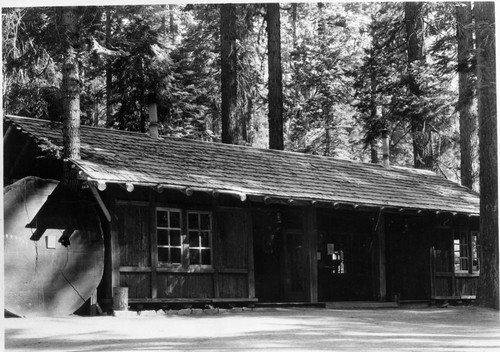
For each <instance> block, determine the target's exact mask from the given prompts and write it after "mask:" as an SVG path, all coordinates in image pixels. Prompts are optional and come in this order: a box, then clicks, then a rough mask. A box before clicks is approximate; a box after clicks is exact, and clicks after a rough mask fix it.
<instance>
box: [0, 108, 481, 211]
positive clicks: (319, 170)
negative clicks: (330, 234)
mask: <svg viewBox="0 0 500 352" xmlns="http://www.w3.org/2000/svg"><path fill="white" fill-rule="evenodd" d="M6 120H7V121H10V122H11V123H13V124H14V125H15V126H16V127H17V128H18V129H20V130H21V131H22V132H23V133H26V134H28V135H30V136H31V137H32V138H34V139H35V140H36V141H37V143H38V144H39V145H41V144H44V145H48V144H50V143H52V144H53V145H55V146H57V148H60V147H61V146H62V132H61V130H62V127H61V124H60V123H54V122H50V121H46V120H37V119H31V118H22V117H14V116H7V117H6ZM81 156H82V159H81V160H72V162H73V163H74V164H75V165H76V166H77V167H78V168H79V169H80V170H81V171H82V172H83V174H84V175H86V176H87V177H88V179H90V180H99V181H104V182H110V183H132V184H135V185H151V186H154V185H162V186H164V187H166V188H169V187H170V188H192V189H193V190H197V189H203V190H218V191H221V192H224V191H226V192H236V193H241V194H244V195H247V196H252V195H253V196H270V197H276V198H284V199H294V200H307V201H313V200H315V201H320V202H321V201H327V202H339V203H343V202H344V203H352V204H359V205H366V206H380V207H398V208H410V209H422V210H436V211H447V212H457V213H466V214H479V197H478V194H477V193H475V192H473V191H471V190H469V189H468V188H465V187H463V186H460V185H459V184H457V183H454V182H451V181H449V180H446V179H444V178H442V177H439V176H437V175H435V174H434V173H432V172H429V171H422V170H416V169H410V168H401V167H394V166H392V167H389V168H385V167H383V166H381V165H376V164H367V163H360V162H354V161H347V160H338V159H334V158H330V157H323V156H317V155H309V154H302V153H294V152H287V151H276V150H268V149H257V148H250V147H243V146H236V145H227V144H220V143H209V142H201V141H195V140H188V139H181V138H172V137H162V138H159V139H152V138H151V137H149V136H148V135H147V134H142V133H135V132H124V131H118V130H112V129H104V128H95V127H87V126H82V127H81Z"/></svg>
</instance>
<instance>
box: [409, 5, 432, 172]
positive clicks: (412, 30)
mask: <svg viewBox="0 0 500 352" xmlns="http://www.w3.org/2000/svg"><path fill="white" fill-rule="evenodd" d="M422 6H423V3H421V2H406V3H405V24H406V50H407V54H408V72H409V74H408V77H409V78H408V80H409V83H408V88H409V91H410V94H412V95H414V96H415V97H419V96H421V94H422V91H421V88H420V85H419V84H418V82H417V79H416V77H415V73H414V72H413V67H414V66H415V64H418V62H419V61H422V60H423V59H424V38H423V24H422V18H421V12H422ZM409 117H410V123H411V132H412V138H413V163H414V166H415V167H416V168H419V169H431V168H432V167H433V157H432V148H431V147H432V145H431V132H430V127H429V125H428V124H427V123H425V120H424V116H422V114H421V113H419V112H417V111H412V112H411V114H410V116H409Z"/></svg>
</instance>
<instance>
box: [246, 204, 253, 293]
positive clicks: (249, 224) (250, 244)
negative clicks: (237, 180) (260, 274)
mask: <svg viewBox="0 0 500 352" xmlns="http://www.w3.org/2000/svg"><path fill="white" fill-rule="evenodd" d="M245 228H246V229H247V241H248V242H247V248H248V249H247V255H248V298H255V264H254V257H253V219H252V208H251V206H250V205H249V206H247V207H246V209H245Z"/></svg>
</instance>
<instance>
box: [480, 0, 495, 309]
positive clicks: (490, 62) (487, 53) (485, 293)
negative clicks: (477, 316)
mask: <svg viewBox="0 0 500 352" xmlns="http://www.w3.org/2000/svg"><path fill="white" fill-rule="evenodd" d="M474 15H475V16H474V17H475V20H476V49H477V50H476V52H477V54H476V57H477V99H478V121H479V166H480V171H479V185H480V194H481V195H480V203H481V205H480V213H481V214H480V215H481V218H480V226H481V248H480V249H481V273H480V276H479V286H478V303H479V304H480V305H482V306H485V307H490V308H496V309H499V308H500V295H499V286H500V282H499V258H498V257H499V251H500V249H499V243H498V162H497V105H496V81H495V79H496V67H495V3H494V2H475V3H474Z"/></svg>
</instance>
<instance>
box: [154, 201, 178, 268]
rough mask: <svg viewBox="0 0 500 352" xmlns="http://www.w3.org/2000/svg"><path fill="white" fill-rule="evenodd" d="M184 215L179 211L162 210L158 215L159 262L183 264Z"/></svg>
mask: <svg viewBox="0 0 500 352" xmlns="http://www.w3.org/2000/svg"><path fill="white" fill-rule="evenodd" d="M181 224H182V214H181V211H180V210H177V209H161V210H158V211H157V213H156V231H157V236H158V262H159V263H168V264H173V263H175V264H181V263H182V228H181Z"/></svg>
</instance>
